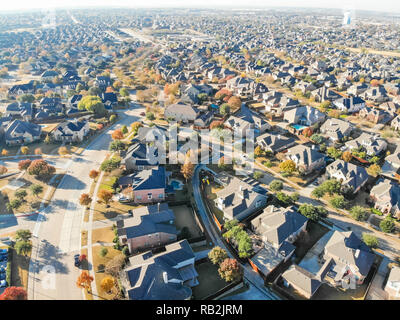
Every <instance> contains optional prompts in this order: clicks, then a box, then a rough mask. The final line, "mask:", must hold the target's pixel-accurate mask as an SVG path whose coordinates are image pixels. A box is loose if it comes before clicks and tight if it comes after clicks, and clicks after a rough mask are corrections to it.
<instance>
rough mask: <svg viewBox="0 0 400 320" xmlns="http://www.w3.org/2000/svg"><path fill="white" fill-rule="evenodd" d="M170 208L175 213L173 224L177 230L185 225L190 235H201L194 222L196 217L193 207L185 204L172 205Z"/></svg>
mask: <svg viewBox="0 0 400 320" xmlns="http://www.w3.org/2000/svg"><path fill="white" fill-rule="evenodd" d="M170 209H171V210H172V211H173V212H174V214H175V226H176V228H177V229H178V230H182V228H184V227H187V228H188V229H189V233H190V237H189V238H196V237H200V236H202V235H203V234H202V232H201V230H200V228H199V226H198V225H197V223H196V219H195V217H194V214H195V213H194V212H193V209H192V208H190V207H188V206H186V205H182V206H173V207H170Z"/></svg>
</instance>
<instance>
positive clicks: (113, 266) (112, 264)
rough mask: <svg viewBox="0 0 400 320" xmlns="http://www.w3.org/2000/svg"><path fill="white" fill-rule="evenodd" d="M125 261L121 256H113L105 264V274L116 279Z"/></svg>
mask: <svg viewBox="0 0 400 320" xmlns="http://www.w3.org/2000/svg"><path fill="white" fill-rule="evenodd" d="M125 259H126V257H125V256H124V255H123V254H119V255H117V256H115V257H114V258H113V259H112V260H110V261H109V262H108V263H107V264H106V267H105V272H106V273H107V274H110V275H112V276H114V277H117V276H118V274H119V272H120V271H121V270H122V268H123V266H124V264H125Z"/></svg>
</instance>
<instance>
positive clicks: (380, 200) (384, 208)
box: [370, 179, 400, 219]
mask: <svg viewBox="0 0 400 320" xmlns="http://www.w3.org/2000/svg"><path fill="white" fill-rule="evenodd" d="M370 197H371V200H372V201H373V202H374V203H375V206H374V207H375V209H378V210H379V211H381V212H382V213H384V214H391V215H393V217H396V218H397V219H398V218H399V217H400V186H399V184H398V183H397V182H394V181H392V180H388V179H385V180H383V181H381V182H379V183H378V184H377V185H375V186H374V187H373V188H372V189H371V192H370Z"/></svg>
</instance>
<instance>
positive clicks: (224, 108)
mask: <svg viewBox="0 0 400 320" xmlns="http://www.w3.org/2000/svg"><path fill="white" fill-rule="evenodd" d="M229 111H230V109H229V104H227V103H224V104H222V105H221V106H220V107H219V113H220V114H222V115H226V114H228V113H229Z"/></svg>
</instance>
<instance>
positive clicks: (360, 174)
mask: <svg viewBox="0 0 400 320" xmlns="http://www.w3.org/2000/svg"><path fill="white" fill-rule="evenodd" d="M326 175H327V177H328V178H329V179H336V180H338V181H340V183H341V185H342V189H343V192H349V193H350V192H351V193H353V194H355V193H357V192H358V191H360V189H361V188H362V187H363V186H364V185H365V184H366V183H367V181H368V178H369V175H368V173H367V171H366V170H365V168H364V167H360V166H357V165H355V164H352V163H349V162H346V161H343V160H339V159H338V160H336V161H334V162H333V163H331V164H330V165H328V166H327V167H326Z"/></svg>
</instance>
